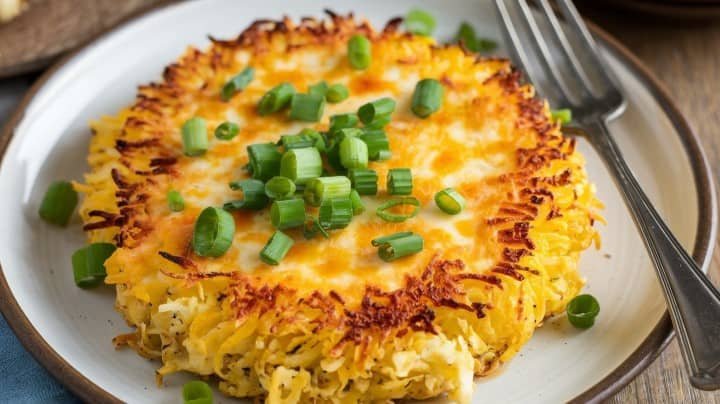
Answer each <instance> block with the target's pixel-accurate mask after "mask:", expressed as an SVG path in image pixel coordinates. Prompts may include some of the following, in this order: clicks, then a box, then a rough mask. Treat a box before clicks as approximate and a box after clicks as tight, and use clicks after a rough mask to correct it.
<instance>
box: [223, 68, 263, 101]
mask: <svg viewBox="0 0 720 404" xmlns="http://www.w3.org/2000/svg"><path fill="white" fill-rule="evenodd" d="M254 76H255V69H253V68H252V67H246V68H245V70H243V71H242V72H240V74H238V75H237V76H235V77H233V78H231V79H230V80H228V82H227V83H225V85H224V86H223V88H222V90H220V98H221V99H222V100H223V101H229V100H230V99H231V98H232V96H233V95H234V94H235V93H236V92H238V91H242V90H244V89H245V87H247V86H248V84H250V82H251V81H252V79H253V77H254Z"/></svg>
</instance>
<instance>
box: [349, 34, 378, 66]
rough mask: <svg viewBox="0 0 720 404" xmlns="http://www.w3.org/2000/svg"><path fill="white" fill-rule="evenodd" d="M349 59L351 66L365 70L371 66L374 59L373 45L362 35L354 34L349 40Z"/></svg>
mask: <svg viewBox="0 0 720 404" xmlns="http://www.w3.org/2000/svg"><path fill="white" fill-rule="evenodd" d="M347 53H348V61H349V62H350V66H352V68H353V69H356V70H364V69H367V68H368V67H370V62H371V61H372V45H371V44H370V41H369V40H368V39H367V38H365V37H364V36H362V35H354V36H353V37H352V38H350V40H349V41H348V47H347Z"/></svg>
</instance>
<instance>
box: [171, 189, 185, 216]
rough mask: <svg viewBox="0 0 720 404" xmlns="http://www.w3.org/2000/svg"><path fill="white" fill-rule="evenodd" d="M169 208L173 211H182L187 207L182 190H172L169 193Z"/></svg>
mask: <svg viewBox="0 0 720 404" xmlns="http://www.w3.org/2000/svg"><path fill="white" fill-rule="evenodd" d="M167 202H168V208H170V210H171V211H173V212H180V211H182V210H183V209H185V199H183V197H182V195H180V192H178V191H175V190H172V191H169V192H168V193H167Z"/></svg>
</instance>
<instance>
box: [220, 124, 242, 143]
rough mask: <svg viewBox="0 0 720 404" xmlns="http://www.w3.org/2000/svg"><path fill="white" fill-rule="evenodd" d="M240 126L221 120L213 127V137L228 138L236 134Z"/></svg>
mask: <svg viewBox="0 0 720 404" xmlns="http://www.w3.org/2000/svg"><path fill="white" fill-rule="evenodd" d="M239 131H240V127H239V126H238V125H237V124H236V123H233V122H223V123H222V124H220V126H218V127H217V128H215V137H216V138H218V139H220V140H230V139H232V138H234V137H235V136H237V134H238V132H239Z"/></svg>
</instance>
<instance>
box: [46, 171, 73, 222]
mask: <svg viewBox="0 0 720 404" xmlns="http://www.w3.org/2000/svg"><path fill="white" fill-rule="evenodd" d="M77 203H78V194H77V191H75V189H74V188H73V186H72V184H71V183H69V182H67V181H56V182H53V183H52V184H50V186H49V187H48V189H47V191H45V196H43V199H42V202H41V203H40V209H39V210H38V214H39V215H40V218H42V219H43V220H45V221H46V222H48V223H52V224H54V225H58V226H63V227H65V226H67V224H68V223H69V222H70V218H71V217H72V214H73V212H74V211H75V206H77Z"/></svg>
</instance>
